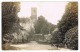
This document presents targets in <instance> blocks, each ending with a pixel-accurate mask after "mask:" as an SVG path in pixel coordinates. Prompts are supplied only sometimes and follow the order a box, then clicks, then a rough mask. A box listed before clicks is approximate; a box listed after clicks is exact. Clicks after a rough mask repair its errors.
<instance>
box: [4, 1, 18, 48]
mask: <svg viewBox="0 0 80 52" xmlns="http://www.w3.org/2000/svg"><path fill="white" fill-rule="evenodd" d="M18 12H19V2H2V44H5V43H8V42H10V40H11V39H12V36H11V35H10V34H11V33H13V32H15V30H16V31H17V29H18V27H19V20H18V17H17V13H18ZM3 49H5V48H3Z"/></svg>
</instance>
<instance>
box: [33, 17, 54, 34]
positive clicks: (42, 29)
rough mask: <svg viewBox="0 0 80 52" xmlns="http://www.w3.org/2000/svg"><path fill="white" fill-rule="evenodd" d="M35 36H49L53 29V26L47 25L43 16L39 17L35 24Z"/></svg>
mask: <svg viewBox="0 0 80 52" xmlns="http://www.w3.org/2000/svg"><path fill="white" fill-rule="evenodd" d="M34 27H35V32H36V34H39V33H40V34H49V33H51V32H52V31H53V30H54V29H55V25H54V24H51V23H49V22H48V21H47V20H46V19H45V18H44V17H43V16H39V17H38V20H37V23H36V24H35V26H34Z"/></svg>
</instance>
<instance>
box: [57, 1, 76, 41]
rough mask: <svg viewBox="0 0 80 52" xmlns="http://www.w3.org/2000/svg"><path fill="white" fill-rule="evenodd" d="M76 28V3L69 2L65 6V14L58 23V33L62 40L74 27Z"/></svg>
mask: <svg viewBox="0 0 80 52" xmlns="http://www.w3.org/2000/svg"><path fill="white" fill-rule="evenodd" d="M76 25H77V26H78V3H77V2H69V3H68V4H67V6H66V9H65V13H64V15H63V17H62V19H61V20H60V22H59V23H58V28H59V31H60V32H61V34H60V35H61V36H62V39H63V40H64V38H65V37H64V36H65V33H66V32H67V31H68V30H69V29H71V28H73V27H75V26H76Z"/></svg>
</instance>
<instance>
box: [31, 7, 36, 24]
mask: <svg viewBox="0 0 80 52" xmlns="http://www.w3.org/2000/svg"><path fill="white" fill-rule="evenodd" d="M31 20H32V22H33V23H35V22H36V21H37V8H35V7H33V8H31Z"/></svg>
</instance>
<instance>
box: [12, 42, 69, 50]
mask: <svg viewBox="0 0 80 52" xmlns="http://www.w3.org/2000/svg"><path fill="white" fill-rule="evenodd" d="M11 46H13V47H17V49H18V50H70V49H65V48H59V49H57V48H56V47H54V46H51V45H45V44H39V43H37V42H36V41H31V42H30V43H25V44H12V45H11Z"/></svg>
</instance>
